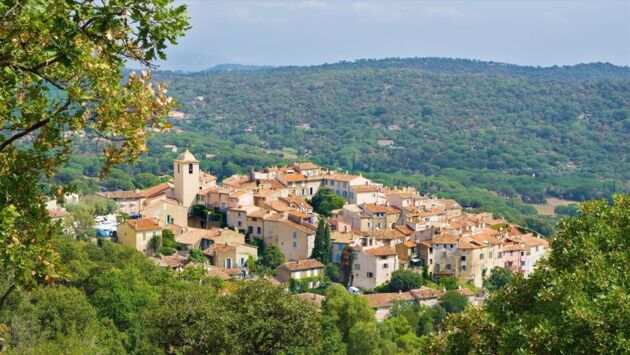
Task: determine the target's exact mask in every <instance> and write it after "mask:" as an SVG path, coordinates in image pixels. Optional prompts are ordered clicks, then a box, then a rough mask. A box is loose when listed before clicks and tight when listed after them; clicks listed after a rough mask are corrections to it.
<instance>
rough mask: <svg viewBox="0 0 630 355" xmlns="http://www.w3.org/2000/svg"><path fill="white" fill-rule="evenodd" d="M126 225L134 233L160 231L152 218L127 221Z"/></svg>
mask: <svg viewBox="0 0 630 355" xmlns="http://www.w3.org/2000/svg"><path fill="white" fill-rule="evenodd" d="M125 223H127V224H128V225H129V226H131V228H133V229H134V230H135V231H136V232H144V231H154V230H159V229H162V228H161V227H160V225H159V224H158V222H157V220H155V219H153V218H140V219H129V220H127V222H125Z"/></svg>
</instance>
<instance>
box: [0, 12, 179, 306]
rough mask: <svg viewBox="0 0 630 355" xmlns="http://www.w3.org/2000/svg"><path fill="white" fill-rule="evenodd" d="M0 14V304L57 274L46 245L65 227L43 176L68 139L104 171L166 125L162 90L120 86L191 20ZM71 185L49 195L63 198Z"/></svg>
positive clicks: (140, 83) (63, 153)
mask: <svg viewBox="0 0 630 355" xmlns="http://www.w3.org/2000/svg"><path fill="white" fill-rule="evenodd" d="M0 14H1V16H0V196H2V198H0V221H2V223H0V224H3V225H4V226H6V228H7V229H0V269H2V270H3V271H8V272H7V274H6V275H4V276H6V278H5V279H4V280H3V281H7V285H6V287H5V288H4V289H2V290H0V306H1V305H2V302H4V301H5V300H6V295H8V293H10V292H11V291H13V290H14V289H16V288H18V287H32V286H33V285H34V284H35V283H36V282H38V281H41V280H45V281H47V282H50V281H52V280H53V279H55V278H57V277H59V276H60V275H59V270H57V269H56V262H57V258H56V255H55V253H54V251H53V250H52V249H51V248H50V241H51V239H53V238H55V237H56V236H58V235H59V231H60V228H59V227H60V226H59V225H51V223H50V218H49V216H48V212H47V211H46V209H45V206H44V202H45V199H44V198H42V190H41V189H40V179H41V178H42V177H44V178H51V177H52V176H53V175H54V174H55V173H56V172H57V170H58V169H59V168H61V167H62V165H63V163H65V162H66V161H67V159H68V157H69V156H70V153H71V152H72V148H73V147H72V142H73V139H72V138H73V137H76V136H83V137H85V138H86V139H85V140H86V141H89V142H90V144H91V145H92V146H96V147H97V148H95V149H98V150H99V154H101V155H102V156H103V158H104V159H103V163H104V164H103V165H102V166H101V167H102V168H103V172H107V170H108V169H109V168H111V166H112V165H113V164H117V163H121V162H123V161H133V160H134V159H136V158H137V157H138V156H139V155H140V154H141V153H142V152H144V151H146V132H145V131H146V128H147V126H148V127H151V128H155V129H162V128H165V127H167V126H168V123H167V122H166V121H165V120H164V115H165V114H167V113H168V112H169V111H170V110H171V109H173V108H174V107H175V106H174V102H173V100H172V98H169V97H167V96H166V88H165V87H164V86H163V85H158V86H157V87H153V86H152V84H151V74H150V73H148V72H144V71H143V72H142V73H141V74H139V75H138V74H135V73H131V74H130V75H129V77H128V79H127V80H126V81H124V82H123V81H122V68H123V65H124V64H125V63H126V62H127V61H128V60H131V61H135V62H139V63H140V64H142V65H143V66H145V67H149V66H150V65H151V60H154V59H157V58H161V59H164V49H165V48H166V46H167V45H168V44H170V43H174V42H175V41H176V39H177V38H178V37H180V36H181V35H182V34H183V33H184V31H185V30H186V29H187V27H188V22H187V14H186V7H185V6H182V5H179V6H176V5H173V2H172V1H170V0H147V1H144V2H143V3H139V2H137V1H133V0H117V1H106V2H102V1H94V0H87V1H52V0H3V1H2V2H0ZM62 173H63V172H62ZM65 173H68V171H65ZM66 175H71V174H66ZM65 188H66V186H64V185H63V184H60V185H56V186H54V187H51V188H49V189H50V191H48V192H49V195H54V196H55V197H57V198H60V197H61V196H63V194H64V190H65ZM85 215H86V214H85V213H83V216H85ZM4 226H3V227H4Z"/></svg>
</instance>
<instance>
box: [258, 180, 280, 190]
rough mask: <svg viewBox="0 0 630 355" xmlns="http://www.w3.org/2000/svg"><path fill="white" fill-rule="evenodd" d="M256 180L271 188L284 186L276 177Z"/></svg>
mask: <svg viewBox="0 0 630 355" xmlns="http://www.w3.org/2000/svg"><path fill="white" fill-rule="evenodd" d="M258 181H259V184H260V185H261V186H262V185H269V187H271V188H272V189H283V188H285V187H286V185H285V184H283V183H282V182H281V181H278V180H276V179H260V180H258Z"/></svg>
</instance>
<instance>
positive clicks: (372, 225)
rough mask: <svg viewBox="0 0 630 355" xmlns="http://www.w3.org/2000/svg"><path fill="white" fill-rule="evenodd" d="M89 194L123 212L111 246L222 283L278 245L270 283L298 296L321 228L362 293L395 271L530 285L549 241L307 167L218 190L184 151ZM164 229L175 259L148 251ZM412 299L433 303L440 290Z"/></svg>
mask: <svg viewBox="0 0 630 355" xmlns="http://www.w3.org/2000/svg"><path fill="white" fill-rule="evenodd" d="M324 189H328V190H330V191H331V192H333V193H334V194H335V195H337V196H339V197H341V198H343V200H344V203H343V206H342V207H341V208H337V209H333V210H331V211H330V213H329V216H327V217H326V218H323V217H324V216H319V215H318V214H317V213H316V212H315V211H314V208H313V206H312V205H311V204H309V200H310V199H312V198H313V197H314V196H316V194H317V193H318V191H321V190H324ZM97 195H98V196H99V197H100V198H104V199H111V200H114V201H115V202H116V204H117V208H118V212H119V213H122V214H125V215H128V216H129V219H127V220H125V221H123V222H122V223H119V224H118V225H117V228H116V233H113V235H112V239H114V240H115V241H117V242H118V243H121V244H124V245H128V246H131V247H133V248H135V249H137V250H138V251H140V252H143V253H145V254H146V255H148V256H150V257H152V258H154V259H155V260H156V262H158V263H159V264H160V265H162V266H164V267H170V268H173V269H175V270H182V269H183V268H185V267H187V265H189V264H195V265H202V266H203V267H204V268H205V269H206V270H207V271H208V273H209V274H211V275H217V276H220V277H223V278H247V277H253V275H251V271H252V270H249V269H248V268H251V264H250V263H251V262H252V261H256V260H257V259H258V258H259V257H260V256H261V255H260V254H261V252H260V250H259V249H260V248H264V247H265V246H270V245H274V246H276V247H277V248H278V249H279V250H280V251H281V252H282V254H284V256H285V258H286V262H285V263H284V264H282V265H280V266H278V268H277V275H276V276H275V277H274V278H273V279H272V281H273V282H278V283H290V282H292V280H293V281H295V280H300V279H301V280H302V281H306V280H307V281H308V282H303V287H304V288H305V289H308V288H314V287H318V286H319V282H320V279H321V278H322V276H323V275H322V274H323V272H324V271H323V270H324V266H325V265H323V264H322V263H321V262H319V261H318V260H315V259H314V258H313V257H312V256H313V250H314V248H315V244H316V241H315V239H316V233H317V229H318V224H320V223H326V224H327V226H328V228H329V229H330V240H331V241H330V255H329V257H328V260H330V262H332V263H336V264H338V266H339V270H340V282H342V283H344V284H345V285H346V286H347V287H351V288H356V289H359V290H373V289H375V288H378V287H379V286H382V285H384V284H386V283H388V282H389V281H390V279H391V277H392V274H393V273H394V272H395V271H396V270H399V269H409V270H412V271H415V272H418V273H423V274H424V275H428V276H429V277H430V278H432V279H433V280H437V279H439V278H440V277H444V276H449V277H455V278H456V279H457V280H458V281H459V282H461V283H466V284H470V285H474V286H475V287H477V288H480V287H482V285H483V280H484V278H485V277H487V276H488V273H489V271H490V270H492V269H493V268H495V267H504V268H505V269H507V270H508V271H510V272H520V273H522V274H523V275H524V276H525V277H527V275H528V274H529V273H531V271H532V270H533V269H534V268H535V264H536V262H537V261H538V260H539V259H540V258H542V257H543V256H544V255H545V254H546V253H547V252H548V242H547V241H546V240H545V239H543V238H541V237H538V236H534V235H532V234H531V233H529V232H527V231H525V230H523V229H522V228H519V227H518V226H514V225H510V224H509V223H507V222H506V221H505V220H502V219H495V218H493V216H492V214H490V213H469V212H466V211H464V210H463V209H462V207H461V206H460V205H459V204H458V203H457V202H456V201H454V200H451V199H440V198H435V197H431V196H422V195H421V194H420V193H419V192H418V191H416V190H415V189H413V188H410V187H402V188H400V187H393V188H390V187H386V186H383V185H381V184H378V183H375V182H373V181H371V180H370V179H367V178H365V177H363V176H360V175H351V174H347V173H343V172H337V171H332V170H329V169H326V168H324V167H320V166H318V165H316V164H313V163H294V164H291V165H289V166H284V167H268V168H264V169H262V170H261V171H251V172H249V173H248V174H247V175H234V176H231V177H229V178H226V179H225V180H223V181H222V182H217V179H216V177H214V176H213V175H211V174H209V173H207V172H203V171H201V170H200V168H199V160H197V159H196V158H195V156H194V155H193V154H192V153H191V152H189V151H188V150H186V151H185V152H183V153H181V154H180V155H179V156H178V157H177V158H176V159H175V160H174V162H173V180H172V181H171V182H166V183H162V184H159V185H157V186H153V187H151V188H148V189H145V190H135V191H111V192H101V193H98V194H97ZM165 230H168V231H169V233H167V234H169V235H173V237H174V239H175V242H176V243H177V244H176V245H177V249H176V250H175V251H174V252H173V253H172V254H171V255H160V253H159V252H158V251H157V250H156V248H155V246H152V243H151V240H152V239H153V237H155V236H162V235H163V234H164V231H165ZM194 251H202V253H203V260H202V261H200V260H199V259H198V258H196V259H195V261H192V260H191V254H194ZM416 291H418V292H416V293H415V294H416V295H417V294H422V297H425V298H429V299H431V298H438V297H439V293H440V292H439V290H438V291H435V290H429V289H424V290H422V289H421V290H416ZM419 291H422V292H419ZM461 292H463V293H470V291H468V290H466V289H464V290H462V291H461ZM413 294H414V293H413V292H411V293H408V294H407V295H402V296H401V295H392V296H391V297H390V298H399V297H413ZM469 295H470V296H471V297H472V296H473V295H472V294H471V293H470V294H469ZM368 296H370V297H371V296H378V297H379V298H378V299H376V298H375V299H374V302H373V303H374V304H375V306H378V305H379V304H381V303H383V302H384V303H385V304H387V303H388V299H387V298H386V299H385V300H384V299H383V297H385V295H382V294H379V295H368ZM418 297H420V296H418ZM372 298H374V297H372ZM375 308H378V307H375Z"/></svg>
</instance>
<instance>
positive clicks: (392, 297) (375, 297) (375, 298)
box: [361, 292, 414, 308]
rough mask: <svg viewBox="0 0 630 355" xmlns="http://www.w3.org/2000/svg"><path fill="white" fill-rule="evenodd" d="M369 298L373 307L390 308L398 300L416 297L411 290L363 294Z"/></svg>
mask: <svg viewBox="0 0 630 355" xmlns="http://www.w3.org/2000/svg"><path fill="white" fill-rule="evenodd" d="M361 297H363V298H365V299H367V300H368V302H369V303H370V307H372V308H390V307H391V306H392V305H393V304H394V302H397V301H407V302H410V301H413V300H414V297H413V296H412V295H411V293H409V292H400V293H397V292H396V293H394V292H392V293H374V294H367V295H361Z"/></svg>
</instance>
